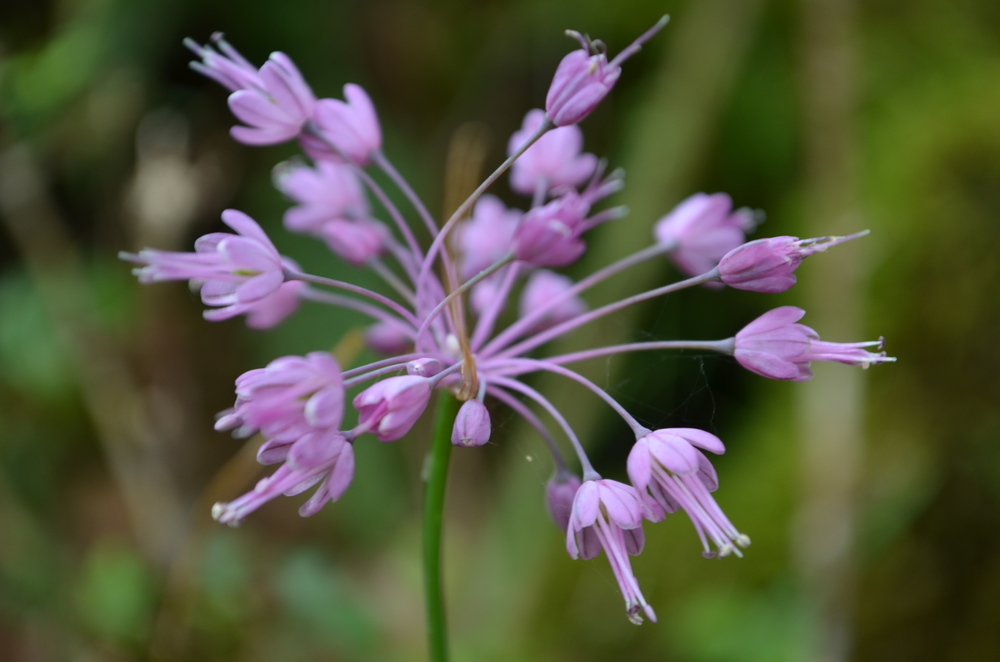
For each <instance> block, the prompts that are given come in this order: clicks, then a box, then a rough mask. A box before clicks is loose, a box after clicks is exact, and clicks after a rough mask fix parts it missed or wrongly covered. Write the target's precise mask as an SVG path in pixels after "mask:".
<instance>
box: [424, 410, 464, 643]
mask: <svg viewBox="0 0 1000 662" xmlns="http://www.w3.org/2000/svg"><path fill="white" fill-rule="evenodd" d="M458 407H459V402H458V399H457V398H455V396H453V395H452V394H451V393H449V392H447V391H445V390H442V391H441V394H440V395H439V396H438V404H437V415H436V417H435V419H434V438H433V440H432V441H431V449H430V453H429V454H428V456H427V465H426V468H425V476H426V477H425V481H426V486H425V487H424V592H425V602H426V607H427V642H428V645H429V647H430V659H431V661H432V662H446V661H447V659H448V631H447V626H446V623H445V616H444V595H443V585H442V584H443V582H442V578H441V529H442V524H443V522H444V491H445V487H446V486H447V483H448V460H449V458H450V457H451V430H452V426H453V425H454V423H455V416H456V414H458Z"/></svg>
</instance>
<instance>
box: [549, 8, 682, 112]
mask: <svg viewBox="0 0 1000 662" xmlns="http://www.w3.org/2000/svg"><path fill="white" fill-rule="evenodd" d="M666 24H667V17H666V16H664V17H663V18H662V19H660V20H659V21H658V22H657V24H656V25H654V26H653V27H652V28H650V29H649V30H647V31H646V32H645V33H644V34H642V35H641V36H640V37H639V38H638V39H636V40H635V41H634V42H632V44H631V45H630V46H629V47H628V48H626V49H625V50H623V51H622V52H621V53H619V54H618V55H617V56H616V57H615V58H614V59H613V60H611V62H608V58H607V54H606V53H605V47H604V44H603V43H601V42H599V41H590V39H589V38H588V37H584V36H583V35H581V34H580V33H579V32H574V31H573V30H567V31H566V34H567V35H568V36H570V37H575V38H576V39H578V40H579V41H580V45H581V47H582V48H580V50H576V51H573V52H572V53H570V54H569V55H567V56H566V57H564V58H563V59H562V62H560V63H559V67H558V68H557V69H556V73H555V75H554V76H553V77H552V84H551V85H550V86H549V92H548V95H547V96H546V97H545V114H546V115H547V116H548V118H549V119H550V120H551V121H552V123H553V124H555V125H556V126H566V125H568V124H576V123H577V122H579V121H580V120H582V119H583V118H584V117H586V116H587V115H589V114H590V112H591V111H592V110H594V108H596V107H597V104H599V103H600V102H601V100H602V99H604V97H605V96H607V94H608V92H610V91H611V88H612V87H613V86H614V84H615V81H617V80H618V76H620V75H621V72H622V70H621V63H622V62H624V61H625V60H626V59H628V58H629V57H630V56H632V55H633V54H635V53H636V52H638V51H639V49H640V48H641V47H642V44H644V43H645V42H646V41H648V40H649V39H650V38H652V37H653V35H655V34H656V33H657V32H659V31H660V29H661V28H663V26H664V25H666Z"/></svg>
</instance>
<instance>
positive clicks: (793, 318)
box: [733, 306, 896, 382]
mask: <svg viewBox="0 0 1000 662" xmlns="http://www.w3.org/2000/svg"><path fill="white" fill-rule="evenodd" d="M805 314H806V311H804V310H802V309H801V308H796V307H795V306H782V307H781V308H775V309H774V310H771V311H769V312H766V313H764V314H763V315H761V316H760V317H758V318H757V319H756V320H754V321H753V322H750V324H748V325H746V326H745V327H744V328H743V330H742V331H740V332H739V333H737V334H736V338H735V342H734V352H733V353H734V355H735V356H736V360H737V361H739V362H740V365H742V366H743V367H744V368H746V369H747V370H750V371H751V372H756V373H757V374H758V375H762V376H764V377H769V378H771V379H785V380H791V381H795V382H805V381H808V380H810V379H812V376H813V374H812V370H811V369H810V366H809V364H810V363H811V362H812V361H836V362H837V363H846V364H848V365H856V366H860V367H862V368H867V367H868V366H870V365H872V364H874V363H887V362H892V361H895V360H896V359H895V358H893V357H890V356H886V353H885V352H879V353H878V354H875V353H873V352H869V351H867V350H865V349H864V348H865V347H878V348H879V349H881V348H882V345H883V342H882V340H876V341H872V342H858V343H835V342H823V341H821V340H820V339H819V334H818V333H816V331H814V330H813V329H811V328H809V327H808V326H806V325H805V324H796V322H798V321H799V320H800V319H802V318H803V317H804V316H805Z"/></svg>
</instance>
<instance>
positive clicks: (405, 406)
mask: <svg viewBox="0 0 1000 662" xmlns="http://www.w3.org/2000/svg"><path fill="white" fill-rule="evenodd" d="M431 390H432V387H431V382H430V380H428V379H424V378H423V377H415V376H412V375H405V376H402V377H389V378H388V379H383V380H382V381H380V382H378V383H377V384H374V385H372V386H369V387H368V388H367V389H365V390H364V391H362V392H361V393H359V394H358V396H357V397H356V398H354V407H355V409H357V410H358V426H357V427H356V428H355V429H354V434H356V435H358V434H363V433H365V432H373V433H375V435H376V436H377V437H378V440H379V441H395V440H397V439H399V438H400V437H402V436H403V435H404V434H406V433H407V432H409V431H410V428H412V427H413V424H414V423H416V422H417V419H418V418H420V415H421V414H423V413H424V409H426V408H427V402H428V401H429V400H430V397H431Z"/></svg>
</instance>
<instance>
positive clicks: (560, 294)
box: [521, 269, 587, 331]
mask: <svg viewBox="0 0 1000 662" xmlns="http://www.w3.org/2000/svg"><path fill="white" fill-rule="evenodd" d="M573 285H574V283H573V281H572V280H571V279H570V278H568V277H566V276H563V275H560V274H557V273H555V272H552V271H548V270H545V269H540V270H538V271H536V272H535V273H533V274H532V275H531V277H530V278H529V279H528V282H527V283H525V285H524V290H522V292H521V317H527V316H528V315H529V314H531V313H532V312H534V311H536V310H542V309H545V310H546V311H547V312H546V313H545V315H544V316H542V317H540V318H539V319H538V322H537V324H536V326H534V327H533V329H532V330H534V331H541V330H543V329H547V328H549V327H553V326H555V325H556V324H561V323H562V322H565V321H567V320H571V319H573V318H574V317H578V316H579V315H582V314H583V313H585V312H587V304H585V303H584V302H583V299H581V298H580V297H578V296H576V295H572V296H569V297H567V296H565V295H566V292H567V291H568V290H569V289H570V288H571V287H573ZM552 301H558V303H556V304H555V305H553V306H551V307H550V305H549V304H550V302H552Z"/></svg>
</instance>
